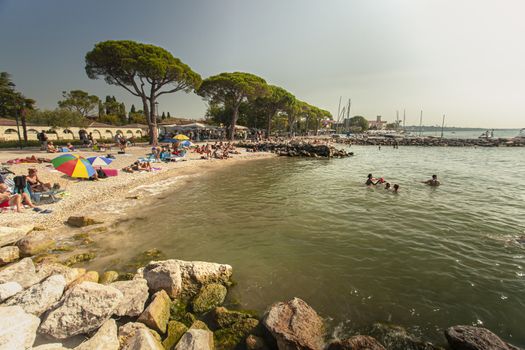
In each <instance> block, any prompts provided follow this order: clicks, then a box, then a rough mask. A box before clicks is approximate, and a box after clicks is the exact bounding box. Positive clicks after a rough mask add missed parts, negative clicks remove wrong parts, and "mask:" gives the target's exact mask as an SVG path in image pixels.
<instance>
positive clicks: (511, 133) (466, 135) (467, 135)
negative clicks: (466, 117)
mask: <svg viewBox="0 0 525 350" xmlns="http://www.w3.org/2000/svg"><path fill="white" fill-rule="evenodd" d="M488 130H489V131H490V130H491V129H488ZM486 131H487V130H481V129H480V130H458V131H444V132H443V137H444V138H447V139H477V138H478V137H479V136H481V134H482V133H484V132H486ZM411 134H412V135H414V136H418V135H419V132H417V131H413V132H412V133H411ZM519 134H520V129H494V137H495V138H513V137H516V136H518V135H519ZM421 135H422V136H434V137H441V131H439V130H436V131H424V132H422V133H421Z"/></svg>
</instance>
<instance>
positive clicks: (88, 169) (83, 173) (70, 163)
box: [51, 154, 96, 179]
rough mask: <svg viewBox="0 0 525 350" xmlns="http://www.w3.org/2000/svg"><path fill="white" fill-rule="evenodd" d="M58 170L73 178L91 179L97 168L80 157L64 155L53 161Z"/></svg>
mask: <svg viewBox="0 0 525 350" xmlns="http://www.w3.org/2000/svg"><path fill="white" fill-rule="evenodd" d="M51 164H53V166H54V167H55V169H56V170H58V171H60V172H61V173H64V174H66V175H67V176H71V177H78V178H85V179H87V178H90V177H91V176H93V175H94V174H95V172H96V171H95V168H93V166H92V165H91V163H89V162H88V161H87V159H84V158H82V157H80V156H77V155H73V154H64V155H61V156H58V157H56V158H55V159H52V160H51Z"/></svg>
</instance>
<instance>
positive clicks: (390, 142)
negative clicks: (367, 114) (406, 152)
mask: <svg viewBox="0 0 525 350" xmlns="http://www.w3.org/2000/svg"><path fill="white" fill-rule="evenodd" d="M335 142H336V143H338V144H344V145H360V146H424V147H525V138H522V139H517V138H515V139H446V138H438V137H417V138H384V137H369V138H362V139H357V138H356V139H353V138H352V139H349V138H339V139H336V141H335Z"/></svg>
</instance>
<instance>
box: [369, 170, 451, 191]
mask: <svg viewBox="0 0 525 350" xmlns="http://www.w3.org/2000/svg"><path fill="white" fill-rule="evenodd" d="M421 183H424V184H426V185H429V186H432V187H436V186H439V185H441V182H439V180H438V178H437V175H432V178H431V179H428V180H426V181H421ZM365 185H366V186H367V187H372V186H378V185H379V186H382V185H384V188H385V190H387V191H392V192H393V193H398V192H399V185H398V184H394V185H393V186H392V185H391V184H390V183H389V182H386V181H385V179H383V178H382V177H380V178H378V179H376V178H374V177H373V176H372V174H368V176H367V179H366V182H365Z"/></svg>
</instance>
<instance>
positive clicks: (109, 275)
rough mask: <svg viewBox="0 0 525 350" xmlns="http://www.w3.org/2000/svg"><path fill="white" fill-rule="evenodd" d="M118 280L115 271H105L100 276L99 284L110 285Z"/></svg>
mask: <svg viewBox="0 0 525 350" xmlns="http://www.w3.org/2000/svg"><path fill="white" fill-rule="evenodd" d="M117 279H118V272H117V271H106V272H104V273H103V274H102V276H100V281H99V283H100V284H110V283H112V282H115V281H116V280H117Z"/></svg>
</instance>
